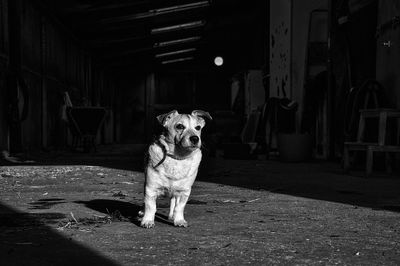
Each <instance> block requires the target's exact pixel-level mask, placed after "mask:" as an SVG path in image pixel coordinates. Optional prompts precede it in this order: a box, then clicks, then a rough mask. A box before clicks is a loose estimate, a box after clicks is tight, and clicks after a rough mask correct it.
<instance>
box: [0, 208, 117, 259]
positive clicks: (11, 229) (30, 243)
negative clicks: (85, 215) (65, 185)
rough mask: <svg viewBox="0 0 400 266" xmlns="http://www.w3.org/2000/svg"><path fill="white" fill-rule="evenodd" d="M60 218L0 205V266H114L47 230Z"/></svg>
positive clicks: (99, 256) (53, 214)
mask: <svg viewBox="0 0 400 266" xmlns="http://www.w3.org/2000/svg"><path fill="white" fill-rule="evenodd" d="M64 217H65V216H64V215H63V214H59V213H23V212H19V211H16V210H15V209H12V208H10V207H8V206H6V205H4V204H0V265H40V266H43V265H107V266H112V265H118V264H117V263H115V262H113V261H112V260H110V259H108V258H106V257H103V256H102V255H100V254H98V253H96V252H95V251H93V250H91V249H88V248H87V247H85V246H83V245H81V244H78V243H76V242H75V241H73V240H72V239H71V238H68V237H67V236H65V235H62V234H59V233H57V232H55V231H54V230H53V229H51V228H50V227H48V225H50V224H56V223H58V222H59V220H60V219H63V218H64Z"/></svg>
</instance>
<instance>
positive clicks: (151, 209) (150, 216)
mask: <svg viewBox="0 0 400 266" xmlns="http://www.w3.org/2000/svg"><path fill="white" fill-rule="evenodd" d="M156 200H157V194H155V193H154V194H153V193H148V192H147V191H146V195H145V197H144V216H143V218H142V222H141V224H140V225H141V226H142V227H144V228H152V227H154V217H155V214H156V210H157V205H156Z"/></svg>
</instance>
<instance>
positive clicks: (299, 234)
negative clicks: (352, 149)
mask: <svg viewBox="0 0 400 266" xmlns="http://www.w3.org/2000/svg"><path fill="white" fill-rule="evenodd" d="M53 159H54V158H53ZM69 159H70V160H64V161H61V160H59V161H57V160H51V158H46V160H47V162H45V161H43V162H40V163H36V164H34V165H33V164H27V165H8V166H2V167H0V265H245V264H250V265H274V264H284V265H294V264H296V265H336V264H338V265H400V178H399V177H396V176H374V177H372V178H370V179H365V178H362V177H361V176H351V175H344V174H343V173H342V172H341V169H340V166H339V165H338V164H333V163H308V164H303V163H301V164H300V163H292V164H288V163H281V162H278V161H267V160H252V161H245V160H223V159H215V158H205V160H204V162H203V164H202V168H201V169H200V174H199V178H198V180H197V181H196V182H195V185H194V187H193V189H192V196H191V198H190V201H189V202H188V205H187V207H186V210H185V216H186V220H187V221H188V223H189V227H188V228H177V227H174V226H173V224H172V223H171V222H169V221H168V220H167V217H166V216H167V212H168V200H167V199H160V200H159V201H158V212H157V219H156V226H155V228H152V229H143V228H141V227H140V226H139V221H138V219H137V213H138V211H139V210H140V208H141V205H142V198H143V181H144V180H143V178H144V177H143V172H142V171H141V170H140V167H136V166H138V165H140V164H141V161H140V160H141V159H138V158H136V160H133V159H132V158H130V157H126V158H124V159H121V158H117V159H115V160H114V161H112V158H104V157H103V158H102V159H101V158H97V159H96V158H94V159H93V158H92V161H86V162H85V161H83V160H79V159H77V158H75V160H72V159H71V158H69Z"/></svg>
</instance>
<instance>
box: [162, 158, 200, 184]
mask: <svg viewBox="0 0 400 266" xmlns="http://www.w3.org/2000/svg"><path fill="white" fill-rule="evenodd" d="M198 157H199V156H195V157H194V158H190V159H185V160H176V159H173V158H170V157H167V158H166V159H165V162H164V163H163V164H162V167H163V168H164V174H165V175H166V176H167V177H168V178H169V179H172V180H179V179H183V178H185V177H189V176H192V175H194V174H196V173H197V168H198V167H199V163H200V158H198Z"/></svg>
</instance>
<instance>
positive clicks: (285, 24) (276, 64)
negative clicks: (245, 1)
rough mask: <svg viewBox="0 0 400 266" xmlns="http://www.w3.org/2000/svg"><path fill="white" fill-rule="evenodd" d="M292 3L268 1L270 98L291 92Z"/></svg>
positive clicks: (289, 95)
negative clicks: (283, 91)
mask: <svg viewBox="0 0 400 266" xmlns="http://www.w3.org/2000/svg"><path fill="white" fill-rule="evenodd" d="M291 25H292V1H291V0H284V1H282V0H271V1H270V32H269V35H270V42H269V45H270V50H269V53H270V54H269V60H270V64H269V68H270V88H269V94H270V96H271V97H282V96H283V93H282V89H284V90H285V92H286V95H287V96H288V97H291V96H292V92H291V73H290V69H291V62H290V61H291V32H292V27H291Z"/></svg>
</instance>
